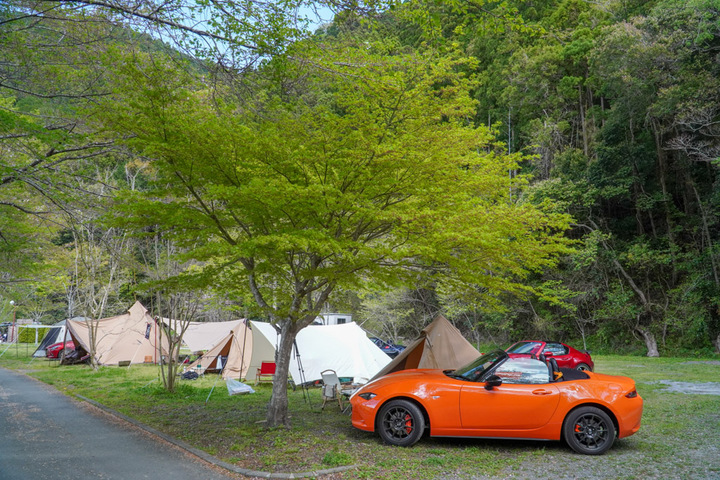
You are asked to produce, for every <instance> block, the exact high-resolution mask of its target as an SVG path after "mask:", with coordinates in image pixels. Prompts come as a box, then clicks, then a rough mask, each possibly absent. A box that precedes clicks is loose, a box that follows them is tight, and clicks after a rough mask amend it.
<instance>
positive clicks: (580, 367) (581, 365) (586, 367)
mask: <svg viewBox="0 0 720 480" xmlns="http://www.w3.org/2000/svg"><path fill="white" fill-rule="evenodd" d="M575 370H582V371H585V370H590V371H592V369H591V368H590V366H589V365H588V364H587V363H578V364H577V366H576V367H575Z"/></svg>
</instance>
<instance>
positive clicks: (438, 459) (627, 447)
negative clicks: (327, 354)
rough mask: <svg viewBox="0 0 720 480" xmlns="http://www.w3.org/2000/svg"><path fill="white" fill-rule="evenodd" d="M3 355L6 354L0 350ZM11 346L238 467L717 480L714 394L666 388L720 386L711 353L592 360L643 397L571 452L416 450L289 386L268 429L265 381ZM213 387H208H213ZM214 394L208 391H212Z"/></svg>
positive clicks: (492, 447) (521, 446)
mask: <svg viewBox="0 0 720 480" xmlns="http://www.w3.org/2000/svg"><path fill="white" fill-rule="evenodd" d="M0 347H2V348H0V353H2V352H3V350H4V349H5V346H4V345H0ZM32 350H33V349H32V348H30V349H26V348H25V347H24V346H22V345H21V346H20V347H19V348H17V349H15V348H10V349H8V350H7V351H6V352H5V353H4V354H3V356H1V357H0V367H4V368H10V369H15V370H20V371H24V372H26V373H27V374H28V375H31V376H33V377H35V378H37V379H39V380H41V381H43V382H45V383H48V384H51V385H54V386H55V387H56V388H58V389H59V390H61V391H63V392H65V393H66V394H68V395H82V396H84V397H87V398H90V399H93V400H95V401H97V402H99V403H102V404H104V405H106V406H108V407H110V408H113V409H115V410H117V411H119V412H121V413H123V414H125V415H128V416H130V417H133V418H135V419H137V420H139V421H141V422H143V423H145V424H147V425H150V426H152V427H154V428H156V429H158V430H161V431H163V432H165V433H168V434H170V435H173V436H175V437H176V438H179V439H182V440H184V441H185V442H187V443H190V444H192V445H194V446H196V447H198V448H200V449H202V450H205V451H206V452H208V453H210V454H212V455H214V456H216V457H218V458H221V459H223V460H225V461H227V462H229V463H234V464H236V465H238V466H239V467H241V468H246V469H254V470H261V471H269V472H288V473H290V472H306V471H312V470H319V469H327V468H332V467H337V466H345V465H354V466H355V468H353V469H351V470H348V471H346V472H342V473H337V474H333V476H332V477H333V478H337V479H376V478H383V479H398V480H400V479H402V480H407V479H432V478H437V479H440V478H443V479H446V478H448V479H461V478H462V479H469V478H476V479H480V478H511V477H516V478H528V477H536V476H538V475H540V477H542V478H553V479H561V478H568V479H569V478H642V479H647V478H672V477H676V476H677V475H679V473H678V472H682V475H681V476H682V478H693V479H694V478H715V479H720V441H718V438H720V396H719V395H709V394H691V395H688V394H684V393H672V392H668V391H667V386H668V385H673V386H675V387H676V388H677V387H678V385H679V386H680V388H681V389H682V385H683V384H681V383H677V382H689V383H690V384H705V385H707V384H710V383H711V382H713V383H714V386H716V387H717V389H718V390H720V361H718V359H717V358H715V359H694V358H693V359H689V358H659V359H650V358H644V357H620V356H597V357H596V358H595V363H596V370H597V371H599V372H603V373H610V374H619V375H627V376H629V377H632V378H633V379H635V381H636V382H637V384H638V391H639V393H640V394H641V396H642V397H643V398H644V399H645V410H644V415H643V426H642V428H641V429H640V432H639V433H637V434H636V435H634V436H632V437H629V438H627V439H623V440H620V441H618V442H616V444H615V446H614V447H613V448H612V449H611V450H610V451H609V452H608V453H607V454H605V455H602V456H599V457H588V456H583V455H577V454H575V453H573V452H572V451H571V450H570V449H569V448H568V447H567V446H565V445H564V444H562V443H560V442H531V441H510V440H476V439H444V438H439V439H431V438H427V437H425V438H423V439H422V440H421V441H420V442H419V443H418V444H417V445H415V446H414V447H412V448H396V447H390V446H386V445H383V444H382V442H381V441H380V440H379V438H378V437H377V436H375V435H372V434H369V433H366V432H361V431H358V430H356V429H354V428H352V426H351V425H350V416H349V415H348V414H343V413H342V412H341V411H340V408H339V407H338V406H337V404H334V405H333V404H328V405H327V406H326V407H325V410H324V411H321V410H320V406H321V404H322V401H321V397H320V390H319V389H312V390H310V392H309V397H307V396H305V394H304V393H303V391H302V390H300V389H298V390H296V391H290V394H289V402H290V412H291V416H292V428H291V429H289V430H287V429H284V428H280V429H267V428H265V427H264V419H265V412H266V407H267V404H268V402H269V400H270V393H271V387H270V385H268V384H263V385H259V386H258V387H255V388H256V393H254V394H247V395H240V396H229V395H228V392H227V388H226V386H225V382H224V381H222V380H221V379H220V380H218V377H217V376H215V375H207V376H205V377H201V378H200V379H198V380H194V381H189V380H183V381H181V382H180V386H179V388H178V390H177V392H175V393H174V394H169V393H167V392H165V391H164V389H163V388H162V384H161V381H160V379H159V372H158V369H157V367H154V366H146V365H138V366H135V365H133V366H132V367H129V368H128V367H124V368H120V367H103V368H101V369H100V370H99V371H97V372H95V371H93V370H92V369H90V368H89V367H87V366H84V365H75V366H59V365H58V362H56V361H49V360H46V359H44V358H41V359H31V358H30V354H31V353H32ZM213 387H214V390H213ZM211 390H212V393H211Z"/></svg>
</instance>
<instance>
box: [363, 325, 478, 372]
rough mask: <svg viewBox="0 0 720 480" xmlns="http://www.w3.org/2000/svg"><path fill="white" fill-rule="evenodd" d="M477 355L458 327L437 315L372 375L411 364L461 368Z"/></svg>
mask: <svg viewBox="0 0 720 480" xmlns="http://www.w3.org/2000/svg"><path fill="white" fill-rule="evenodd" d="M479 356H480V352H478V351H477V349H476V348H475V347H473V346H472V344H471V343H470V342H468V341H467V340H465V337H463V336H462V334H461V333H460V331H459V330H458V329H457V328H455V327H454V326H453V325H452V324H451V323H450V322H449V321H448V320H447V319H446V318H445V317H443V316H442V315H439V316H438V317H437V318H435V320H433V322H432V323H431V324H430V325H428V326H427V327H425V328H424V329H423V331H422V332H421V333H420V336H419V337H418V338H417V339H416V340H415V341H414V342H413V343H412V344H411V345H409V346H408V347H407V348H406V349H405V350H403V351H402V352H401V353H400V355H398V356H397V357H395V358H394V359H393V360H392V361H391V362H390V363H389V364H387V366H386V367H385V368H383V369H382V370H380V371H379V372H378V373H377V374H376V375H375V376H374V377H373V378H378V377H382V376H383V375H387V374H388V373H392V372H397V371H400V370H409V369H411V368H441V369H443V370H447V369H455V368H460V367H462V366H463V365H466V364H468V363H470V362H471V361H473V360H475V359H476V358H477V357H479Z"/></svg>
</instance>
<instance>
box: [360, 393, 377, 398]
mask: <svg viewBox="0 0 720 480" xmlns="http://www.w3.org/2000/svg"><path fill="white" fill-rule="evenodd" d="M358 397H360V398H362V399H363V400H372V399H373V398H375V397H377V394H375V393H372V392H363V393H361V394H359V395H358Z"/></svg>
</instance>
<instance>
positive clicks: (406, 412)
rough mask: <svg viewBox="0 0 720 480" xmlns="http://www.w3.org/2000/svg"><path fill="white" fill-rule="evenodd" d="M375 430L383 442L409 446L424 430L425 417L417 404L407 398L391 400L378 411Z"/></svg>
mask: <svg viewBox="0 0 720 480" xmlns="http://www.w3.org/2000/svg"><path fill="white" fill-rule="evenodd" d="M377 431H378V433H379V434H380V438H382V439H383V441H384V442H385V443H388V444H390V445H397V446H399V447H409V446H411V445H414V444H415V443H417V441H418V440H420V438H421V437H422V435H423V432H424V431H425V418H424V417H423V414H422V411H420V408H418V406H417V405H415V404H414V403H412V402H410V401H408V400H391V401H390V402H388V403H386V404H385V405H383V407H382V408H381V409H380V412H379V413H378V419H377Z"/></svg>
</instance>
